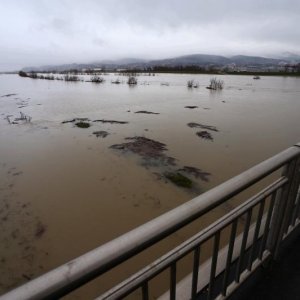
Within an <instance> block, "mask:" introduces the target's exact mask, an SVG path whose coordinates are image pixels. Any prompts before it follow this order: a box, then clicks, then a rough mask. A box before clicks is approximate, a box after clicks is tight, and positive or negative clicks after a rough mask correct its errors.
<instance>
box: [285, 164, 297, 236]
mask: <svg viewBox="0 0 300 300" xmlns="http://www.w3.org/2000/svg"><path fill="white" fill-rule="evenodd" d="M293 162H294V168H293V170H292V174H291V175H290V178H289V179H290V180H291V186H290V190H289V193H288V206H287V213H286V218H285V223H284V233H287V231H288V228H289V226H290V225H291V219H292V215H293V212H294V209H295V201H296V198H297V192H298V186H299V179H300V176H297V175H298V174H297V172H298V169H299V165H300V159H299V158H298V159H295V160H294V161H293Z"/></svg>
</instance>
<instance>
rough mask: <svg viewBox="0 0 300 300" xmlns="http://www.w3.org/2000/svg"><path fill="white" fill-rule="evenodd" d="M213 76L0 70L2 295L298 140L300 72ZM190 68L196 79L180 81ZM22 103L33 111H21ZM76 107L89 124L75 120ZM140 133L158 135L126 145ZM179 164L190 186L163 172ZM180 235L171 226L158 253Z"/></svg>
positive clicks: (106, 282)
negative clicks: (215, 85) (67, 75)
mask: <svg viewBox="0 0 300 300" xmlns="http://www.w3.org/2000/svg"><path fill="white" fill-rule="evenodd" d="M218 77H219V78H221V79H222V80H223V81H224V83H225V86H224V89H223V90H221V91H217V92H216V91H211V90H208V89H206V88H205V87H206V86H207V85H208V84H209V79H210V78H211V76H210V75H172V74H158V75H156V76H138V85H136V86H132V87H131V86H128V85H127V84H126V83H123V84H122V83H121V84H118V85H116V84H112V83H111V81H112V80H116V79H117V76H116V75H113V74H110V75H106V76H104V78H105V82H104V83H101V84H95V83H91V82H63V81H50V80H34V79H29V78H21V77H19V76H18V75H1V76H0V294H1V293H3V292H5V291H7V290H9V289H11V288H12V287H15V286H18V285H19V284H21V283H24V282H26V281H28V280H30V279H32V278H34V277H36V276H37V275H40V274H42V273H44V272H46V271H48V270H50V269H52V268H54V267H57V266H59V265H60V264H62V263H65V262H67V261H69V260H70V259H73V258H75V257H77V256H79V255H81V254H83V253H85V252H87V251H89V250H91V249H93V248H95V247H97V246H99V245H101V244H103V243H105V242H107V241H109V240H111V239H113V238H115V237H117V236H119V235H120V234H122V233H124V232H127V231H128V230H130V229H132V228H135V227H136V226H138V225H140V224H143V223H144V222H146V221H148V220H150V219H152V218H154V217H156V216H158V215H161V214H162V213H164V212H166V211H168V210H170V209H172V208H174V207H176V206H178V205H180V204H182V203H184V202H186V201H188V200H189V199H192V198H193V197H195V196H196V195H198V194H200V193H202V192H204V191H206V190H208V189H210V188H212V187H213V186H215V185H217V184H219V183H221V182H223V181H225V180H226V179H229V178H230V177H232V176H234V175H237V174H238V173H240V172H241V171H243V170H246V169H247V168H249V167H250V166H253V165H254V164H256V163H258V162H260V161H262V160H263V159H266V158H268V157H270V156H272V155H274V154H276V153H277V152H279V151H281V150H283V149H285V148H287V147H289V146H291V145H293V144H295V143H297V142H299V141H300V117H299V112H300V79H299V78H292V77H290V78H286V77H262V78H261V80H253V78H252V76H229V75H227V76H218ZM83 78H84V77H83ZM85 79H86V80H87V79H88V77H85ZM191 79H194V80H195V81H198V82H199V87H198V88H192V89H189V88H187V81H188V80H191ZM120 80H121V81H122V80H124V82H126V78H125V77H122V76H121V77H120ZM166 82H167V83H168V84H169V85H161V83H166ZM187 106H190V108H188V107H187ZM193 106H195V107H193ZM192 107H193V108H192ZM141 111H142V112H141ZM20 112H22V113H23V114H25V115H27V116H30V117H31V121H30V122H26V121H25V120H18V118H20ZM137 112H140V113H137ZM145 112H152V113H155V114H149V113H145ZM7 117H8V118H7ZM81 118H85V122H87V123H88V124H90V127H89V128H79V127H77V126H76V125H75V123H76V122H80V120H78V119H81ZM97 120H98V121H97ZM99 120H100V121H99ZM103 120H104V121H103ZM64 121H69V122H64ZM95 121H96V122H95ZM105 121H121V122H124V123H121V124H120V123H116V122H105ZM189 123H198V124H200V125H205V126H212V127H207V128H201V127H197V126H196V127H195V126H188V124H189ZM201 131H202V132H203V131H206V132H208V133H209V139H205V138H201V136H198V135H197V134H196V133H197V132H198V133H199V132H201ZM95 132H98V134H94V133H95ZM99 132H102V133H99ZM103 132H105V133H104V134H103ZM106 134H107V135H106ZM105 135H106V136H105ZM128 137H130V138H136V137H139V138H140V140H134V139H126V138H128ZM147 139H151V140H153V141H155V142H159V143H162V144H160V145H158V144H159V143H158V144H153V145H154V150H153V149H152V150H151V151H150V152H149V151H148V150H147V149H146V154H145V147H144V146H143V145H142V146H141V148H143V147H144V148H143V150H141V148H134V147H135V146H136V144H134V145H133V146H132V144H133V143H134V141H136V142H138V141H142V142H143V141H145V140H147ZM124 143H127V146H124ZM128 143H131V145H129V146H128ZM113 145H114V147H111V146H113ZM116 145H117V146H116ZM151 145H152V144H151ZM138 146H139V145H138ZM128 147H129V148H128ZM143 151H144V152H143ZM153 151H154V152H153ZM157 155H158V156H157ZM184 167H192V168H196V169H197V170H198V172H200V173H199V174H200V176H197V174H195V173H193V172H188V171H187V170H191V169H192V168H190V169H187V168H186V169H185V171H184V170H183V169H184ZM178 170H181V173H182V174H183V175H184V176H186V177H187V178H189V179H190V180H191V181H192V188H191V189H188V188H182V187H178V186H176V185H175V184H174V183H173V182H171V181H170V180H169V179H168V178H167V174H170V172H175V173H176V172H178ZM193 170H194V169H193ZM199 174H198V175H199ZM224 210H225V208H224ZM222 213H224V211H223V212H222V211H220V210H219V211H216V212H215V213H214V214H212V216H210V217H206V218H203V219H202V220H201V226H204V225H205V224H208V223H209V222H210V221H211V220H212V219H213V218H214V217H216V216H219V215H221V214H222ZM183 238H184V234H183V233H182V234H181V233H178V234H175V235H174V237H172V239H169V240H168V241H167V242H165V244H162V246H161V248H160V249H157V250H154V252H155V253H156V254H157V253H163V252H164V251H166V249H169V248H170V247H172V246H174V245H175V244H178V243H179V242H181V241H182V240H183ZM153 257H155V254H151V255H150V254H149V256H147V255H146V259H145V256H144V257H142V258H140V261H137V263H136V264H134V267H133V269H138V268H139V267H140V266H141V265H143V264H142V263H145V261H151V260H152V259H153ZM126 274H127V269H126V267H125V268H123V269H121V271H119V272H117V273H115V274H114V275H111V276H109V275H108V276H107V278H106V279H105V278H104V279H103V281H102V283H101V284H99V282H96V283H92V284H90V285H89V287H88V288H86V289H83V291H82V292H77V293H75V294H73V295H71V296H69V298H70V299H89V298H90V297H94V296H96V295H98V294H99V292H101V291H103V290H105V289H106V288H107V287H109V286H110V285H111V284H113V283H114V282H115V281H116V282H117V281H118V280H119V279H121V278H123V277H124V276H126Z"/></svg>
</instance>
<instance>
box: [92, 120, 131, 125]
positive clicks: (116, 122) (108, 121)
mask: <svg viewBox="0 0 300 300" xmlns="http://www.w3.org/2000/svg"><path fill="white" fill-rule="evenodd" d="M93 122H101V123H110V124H128V123H129V122H127V121H116V120H94V121H93Z"/></svg>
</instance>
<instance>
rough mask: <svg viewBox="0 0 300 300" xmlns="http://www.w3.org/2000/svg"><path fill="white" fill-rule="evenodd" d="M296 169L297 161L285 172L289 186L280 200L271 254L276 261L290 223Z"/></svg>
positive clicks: (284, 189) (290, 163) (289, 164)
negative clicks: (286, 228)
mask: <svg viewBox="0 0 300 300" xmlns="http://www.w3.org/2000/svg"><path fill="white" fill-rule="evenodd" d="M295 168H296V161H295V160H292V161H290V162H289V163H288V165H287V168H286V170H285V177H287V179H288V184H287V185H285V186H284V188H283V189H282V195H281V198H280V199H279V201H280V205H279V207H280V213H279V218H278V220H277V223H278V227H277V228H275V229H276V231H275V235H274V236H275V239H274V242H273V245H272V248H271V252H272V254H273V258H274V259H275V260H276V259H277V257H278V251H279V247H280V244H281V242H282V239H283V236H284V233H285V225H286V224H287V223H288V219H287V217H288V214H289V210H290V207H291V202H292V200H291V197H290V193H291V188H292V185H293V181H292V175H293V174H294V170H295Z"/></svg>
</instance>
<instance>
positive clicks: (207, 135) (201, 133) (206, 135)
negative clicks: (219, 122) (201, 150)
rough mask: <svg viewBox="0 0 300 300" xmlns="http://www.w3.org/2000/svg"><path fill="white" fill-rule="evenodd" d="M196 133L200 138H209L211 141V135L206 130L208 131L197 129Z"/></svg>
mask: <svg viewBox="0 0 300 300" xmlns="http://www.w3.org/2000/svg"><path fill="white" fill-rule="evenodd" d="M196 134H197V135H198V136H199V137H201V138H202V139H205V140H209V141H213V140H214V139H213V137H212V135H211V134H210V133H209V132H208V131H198V132H196Z"/></svg>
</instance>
